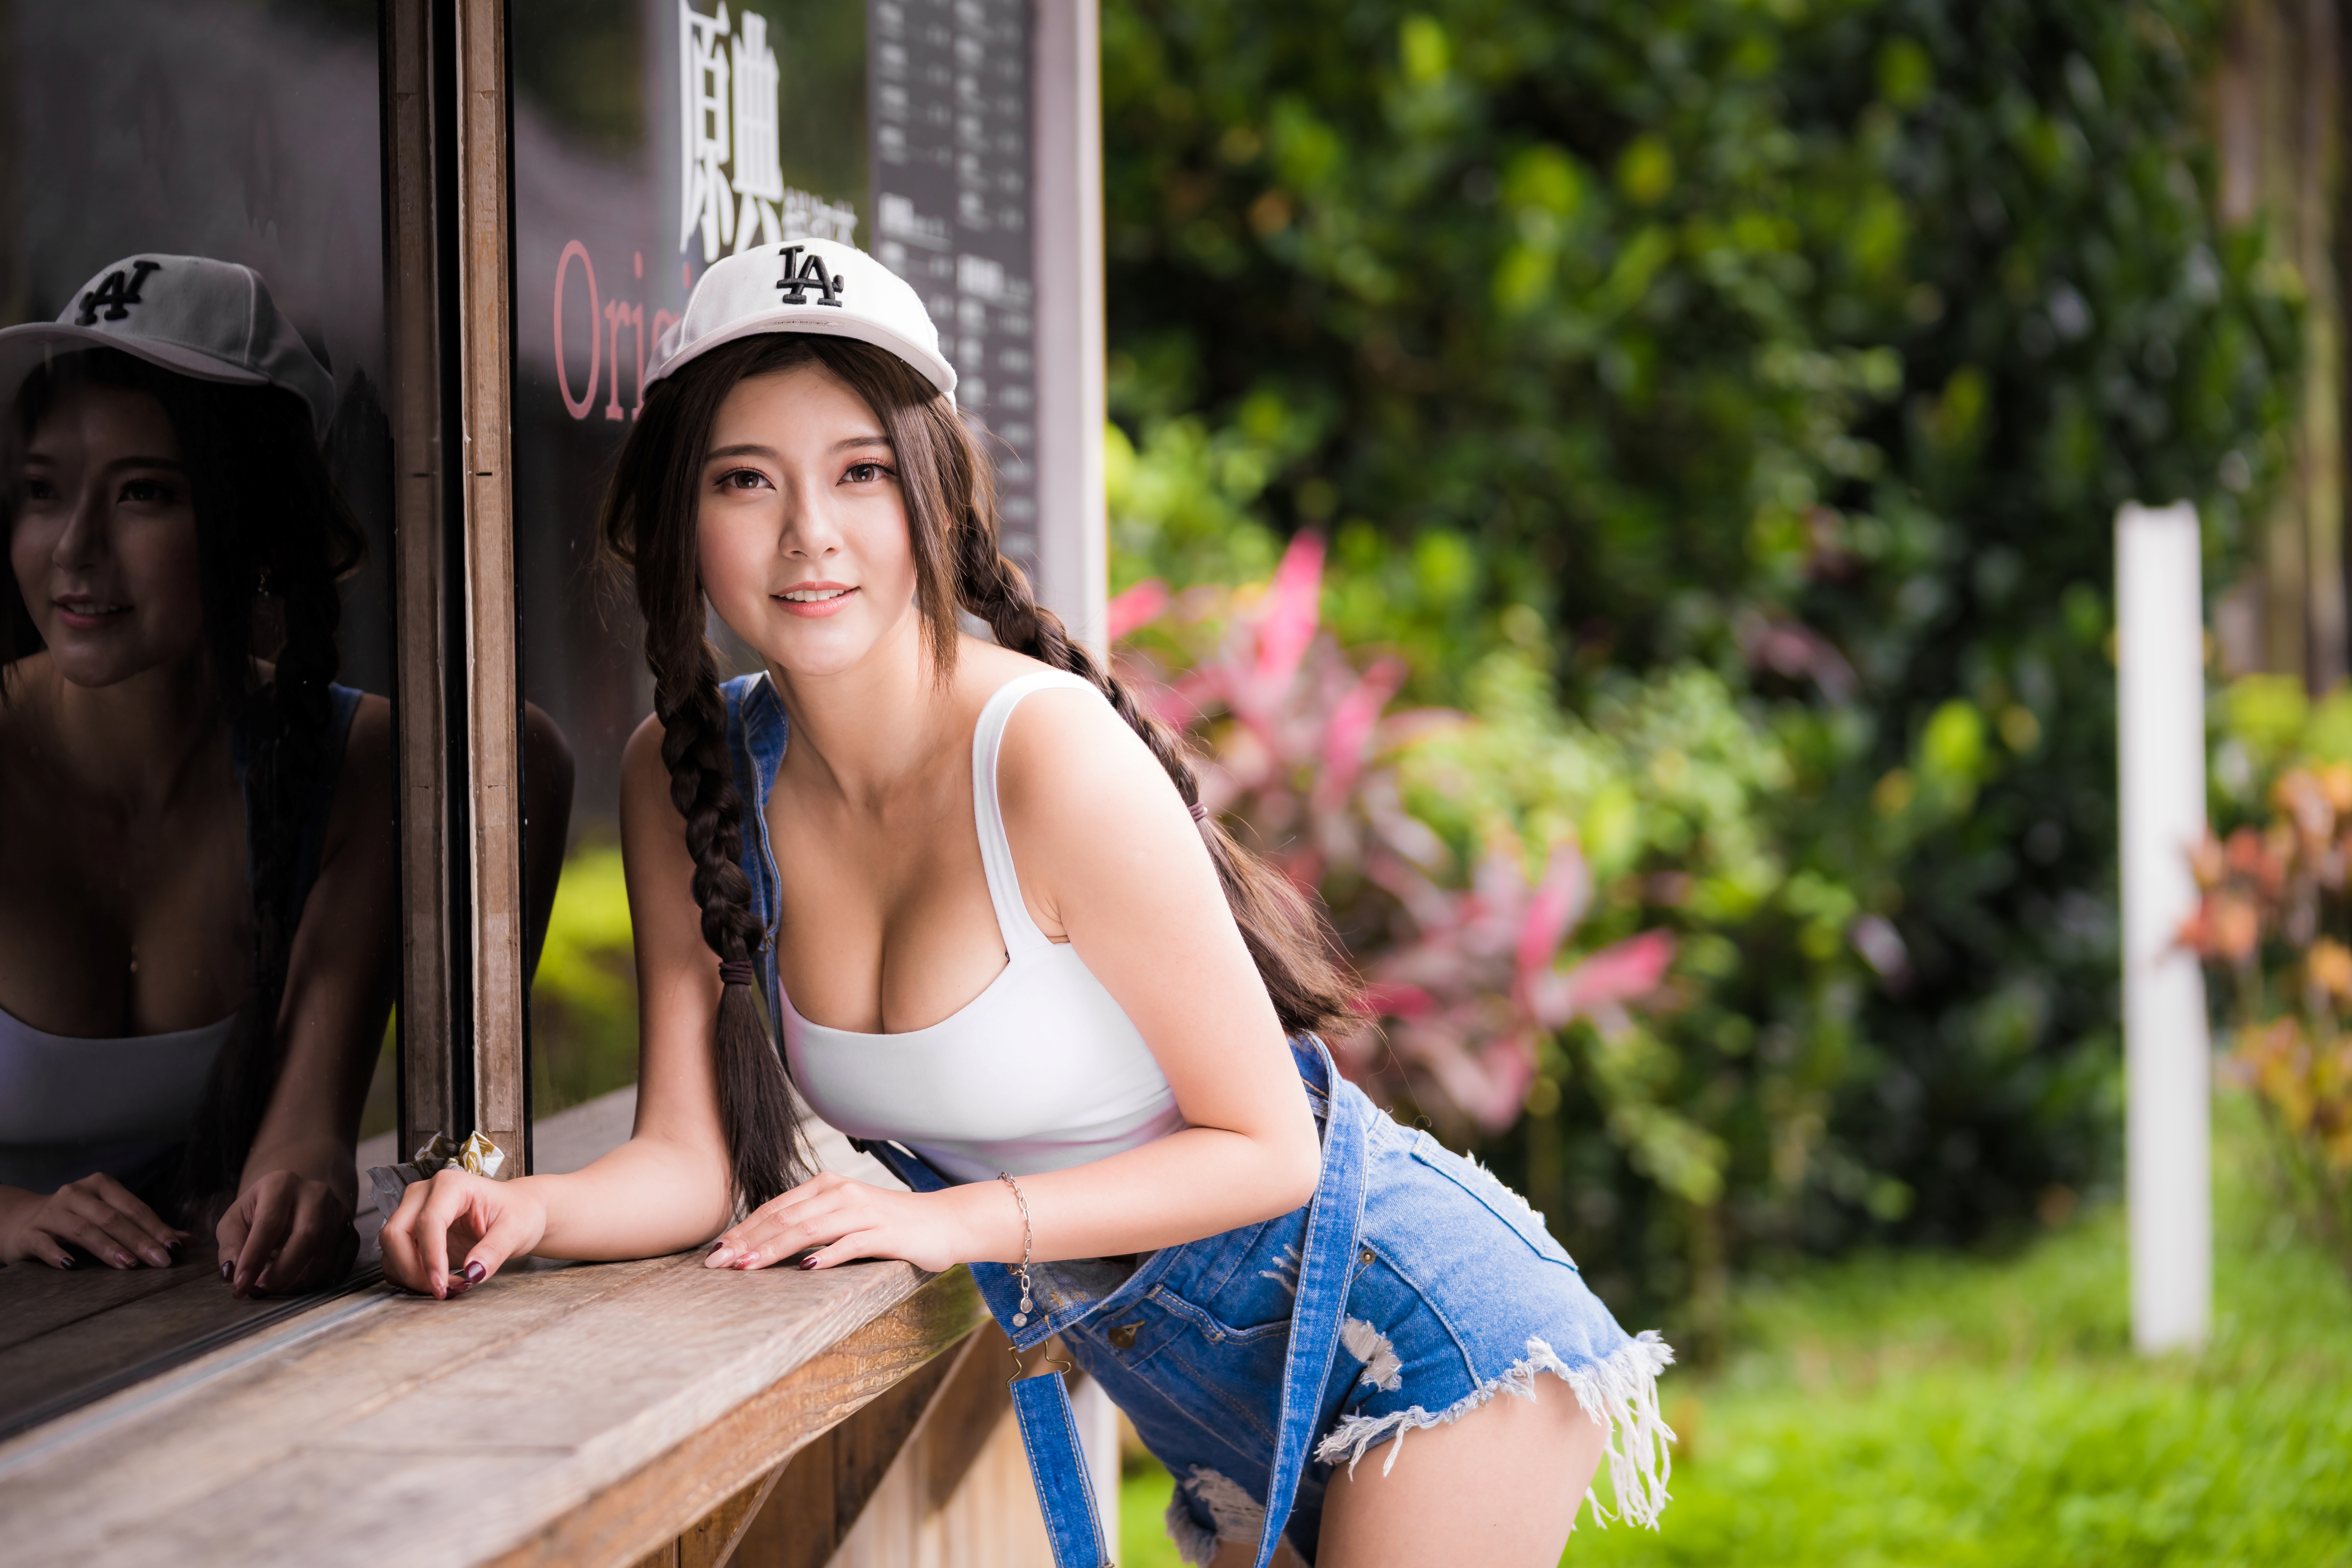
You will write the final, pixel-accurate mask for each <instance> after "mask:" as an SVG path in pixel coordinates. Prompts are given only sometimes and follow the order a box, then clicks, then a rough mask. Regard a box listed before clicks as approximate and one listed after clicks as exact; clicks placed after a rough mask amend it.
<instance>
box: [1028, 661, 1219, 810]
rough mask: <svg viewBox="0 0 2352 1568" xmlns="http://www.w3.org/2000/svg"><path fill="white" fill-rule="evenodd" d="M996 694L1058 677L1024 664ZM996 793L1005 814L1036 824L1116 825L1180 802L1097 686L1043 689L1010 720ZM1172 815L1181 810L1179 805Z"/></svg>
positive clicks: (1080, 683)
mask: <svg viewBox="0 0 2352 1568" xmlns="http://www.w3.org/2000/svg"><path fill="white" fill-rule="evenodd" d="M1021 662H1022V663H1023V664H1024V665H1027V666H1030V667H1031V668H1027V669H1024V670H1018V671H1014V672H1013V673H1011V674H1010V675H1008V677H1007V679H1004V680H1003V681H1000V682H999V683H998V687H997V689H1003V687H1004V686H1007V685H1010V684H1012V682H1013V681H1015V680H1020V679H1024V678H1026V677H1028V676H1033V675H1045V674H1061V673H1063V672H1060V671H1055V670H1054V669H1053V668H1051V667H1050V666H1047V665H1045V664H1041V663H1039V662H1038V661H1036V660H1034V659H1027V658H1024V659H1023V660H1022V661H1021ZM996 778H997V789H998V792H999V795H1000V798H1001V799H1002V801H1003V806H1004V809H1005V810H1006V811H1007V812H1008V813H1018V814H1021V815H1029V816H1035V817H1037V818H1038V819H1039V820H1041V821H1044V820H1050V819H1055V818H1066V819H1067V820H1070V821H1073V822H1076V821H1080V820H1090V819H1097V818H1099V819H1102V820H1107V821H1116V820H1118V819H1120V818H1121V817H1123V816H1128V815H1129V814H1131V813H1133V812H1135V811H1137V810H1144V809H1156V808H1163V807H1165V806H1167V805H1169V804H1170V803H1171V802H1173V801H1175V799H1176V792H1175V785H1174V784H1173V783H1172V781H1171V780H1170V778H1169V776H1168V773H1167V770H1166V769H1165V768H1163V767H1162V766H1161V765H1160V760H1159V759H1158V758H1157V757H1155V756H1153V755H1152V754H1151V749H1150V747H1149V746H1147V745H1146V744H1145V743H1144V741H1143V737H1142V736H1140V735H1139V734H1138V733H1136V731H1135V730H1134V728H1133V727H1132V726H1130V725H1129V723H1128V721H1126V720H1125V719H1123V718H1121V717H1120V716H1119V712H1118V709H1116V708H1114V707H1113V706H1112V705H1111V703H1110V700H1109V698H1108V695H1107V694H1106V693H1105V692H1104V691H1103V690H1102V689H1100V688H1098V687H1097V686H1095V685H1094V683H1093V682H1091V681H1087V680H1084V679H1060V680H1055V681H1052V682H1050V683H1045V682H1041V683H1039V684H1038V685H1037V686H1036V687H1035V688H1034V689H1031V690H1030V691H1028V692H1027V693H1026V694H1025V695H1024V696H1023V697H1022V699H1021V700H1020V702H1019V703H1018V705H1017V706H1015V707H1014V708H1013V710H1012V712H1011V713H1010V714H1008V715H1007V716H1006V719H1005V726H1004V739H1003V742H1002V744H1001V745H1000V747H999V749H998V751H997V760H996ZM1175 809H1176V810H1178V811H1180V812H1181V810H1182V809H1183V807H1182V805H1181V803H1178V804H1177V805H1175Z"/></svg>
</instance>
